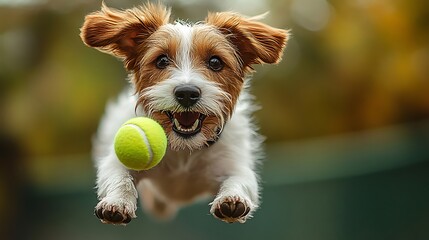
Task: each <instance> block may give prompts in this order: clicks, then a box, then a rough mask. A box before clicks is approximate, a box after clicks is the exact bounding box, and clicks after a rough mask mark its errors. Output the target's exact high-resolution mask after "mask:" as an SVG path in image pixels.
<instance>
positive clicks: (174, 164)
mask: <svg viewBox="0 0 429 240" xmlns="http://www.w3.org/2000/svg"><path fill="white" fill-rule="evenodd" d="M153 170H154V171H151V172H150V175H149V178H150V179H151V180H152V183H153V185H154V186H155V187H157V189H158V190H159V191H160V192H162V194H163V195H164V196H166V197H168V198H170V199H175V200H177V201H189V200H192V199H194V198H196V197H199V196H202V195H207V194H216V192H217V191H218V189H219V186H220V181H219V177H217V173H216V172H215V171H213V170H214V166H213V162H212V161H210V157H209V156H208V155H207V154H205V153H203V152H193V153H189V152H167V154H166V156H165V157H164V159H163V160H162V161H161V163H160V164H159V165H158V166H157V167H156V168H155V169H153Z"/></svg>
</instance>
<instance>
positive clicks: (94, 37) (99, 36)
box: [80, 2, 170, 70]
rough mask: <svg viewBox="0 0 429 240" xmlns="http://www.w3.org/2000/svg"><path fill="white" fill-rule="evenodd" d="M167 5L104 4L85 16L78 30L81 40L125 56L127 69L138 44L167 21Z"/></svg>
mask: <svg viewBox="0 0 429 240" xmlns="http://www.w3.org/2000/svg"><path fill="white" fill-rule="evenodd" d="M169 18H170V9H167V8H166V7H165V6H162V5H161V4H151V3H147V4H146V5H145V6H143V7H139V8H133V9H129V10H117V9H112V8H109V7H107V6H106V5H105V4H104V2H103V4H102V6H101V10H100V11H97V12H93V13H91V14H89V15H87V16H86V17H85V22H84V23H83V26H82V28H81V29H80V30H81V33H80V37H81V38H82V40H83V42H84V43H85V44H86V45H88V46H90V47H94V48H97V49H99V50H100V51H103V52H106V53H109V54H112V55H114V56H116V57H119V58H121V59H123V60H124V63H125V66H126V68H127V69H129V70H130V69H132V68H133V67H134V64H135V57H136V54H137V47H138V45H139V44H141V43H143V42H144V40H145V39H146V38H147V37H149V36H150V35H151V34H152V33H154V32H155V31H156V30H157V29H158V28H159V27H160V26H162V25H164V24H167V23H168V22H169Z"/></svg>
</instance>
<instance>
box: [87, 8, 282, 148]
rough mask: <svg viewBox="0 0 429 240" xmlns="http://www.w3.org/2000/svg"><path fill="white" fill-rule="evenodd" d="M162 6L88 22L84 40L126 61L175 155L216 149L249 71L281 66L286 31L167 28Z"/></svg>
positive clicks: (220, 16) (109, 13)
mask: <svg viewBox="0 0 429 240" xmlns="http://www.w3.org/2000/svg"><path fill="white" fill-rule="evenodd" d="M169 18H170V10H169V9H166V8H165V7H164V6H162V5H153V4H149V3H148V4H147V5H145V6H144V7H142V8H133V9H129V10H125V11H119V10H114V9H110V8H108V7H106V6H105V5H104V4H103V6H102V9H101V11H99V12H95V13H92V14H90V15H88V16H87V17H86V18H85V22H84V25H83V27H82V29H81V37H82V40H83V41H84V42H85V44H87V45H88V46H91V47H95V48H97V49H99V50H101V51H104V52H107V53H110V54H112V55H114V56H116V57H119V58H121V59H123V60H124V64H125V67H126V68H127V70H129V71H130V72H131V74H132V79H131V80H132V84H133V85H134V87H135V90H136V94H137V96H138V102H137V106H136V107H141V108H142V109H143V111H144V112H145V113H146V114H147V115H148V116H149V117H151V118H153V119H155V120H157V121H158V122H159V123H160V124H161V125H162V126H163V128H164V130H165V131H166V133H167V136H168V139H169V144H170V146H171V148H173V149H177V150H178V149H184V148H189V149H198V148H201V147H203V146H205V145H207V144H208V142H211V141H215V140H216V139H217V138H218V135H219V133H220V132H221V131H222V129H223V126H224V125H225V123H226V121H227V120H228V119H229V118H230V117H231V115H232V113H233V111H234V108H235V105H236V103H237V100H238V97H239V95H240V92H241V90H242V88H243V86H244V82H245V75H246V74H247V73H249V72H250V71H251V70H252V68H251V65H252V64H260V63H277V62H278V61H280V59H281V56H282V51H283V48H284V47H285V45H286V41H287V37H288V35H287V31H285V30H281V29H276V28H272V27H270V26H267V25H265V24H262V23H260V22H258V21H257V20H256V19H252V18H245V17H242V16H240V15H238V14H235V13H230V12H222V13H213V14H209V15H208V17H207V18H206V20H205V21H204V22H201V23H197V24H194V25H191V24H186V23H181V22H175V23H170V20H169Z"/></svg>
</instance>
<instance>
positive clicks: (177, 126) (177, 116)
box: [165, 111, 206, 138]
mask: <svg viewBox="0 0 429 240" xmlns="http://www.w3.org/2000/svg"><path fill="white" fill-rule="evenodd" d="M165 113H166V114H167V116H168V117H169V118H170V120H171V123H172V124H173V131H174V132H176V133H177V134H179V135H180V136H182V137H184V138H189V137H192V136H194V135H196V134H197V133H199V132H200V131H201V126H202V125H203V121H204V119H205V118H206V115H204V114H202V113H199V112H170V111H167V112H165Z"/></svg>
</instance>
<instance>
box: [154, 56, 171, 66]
mask: <svg viewBox="0 0 429 240" xmlns="http://www.w3.org/2000/svg"><path fill="white" fill-rule="evenodd" d="M169 64H170V59H169V58H168V57H167V56H166V55H161V56H159V57H158V58H157V59H156V67H157V68H159V69H164V68H166V67H167V66H168V65H169Z"/></svg>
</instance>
